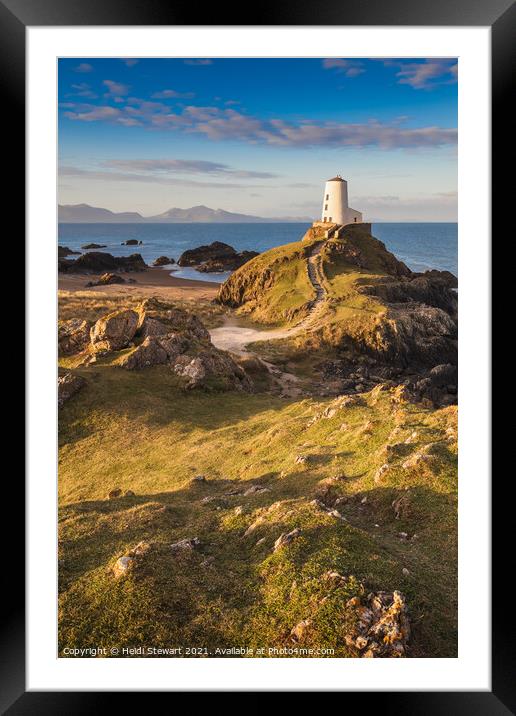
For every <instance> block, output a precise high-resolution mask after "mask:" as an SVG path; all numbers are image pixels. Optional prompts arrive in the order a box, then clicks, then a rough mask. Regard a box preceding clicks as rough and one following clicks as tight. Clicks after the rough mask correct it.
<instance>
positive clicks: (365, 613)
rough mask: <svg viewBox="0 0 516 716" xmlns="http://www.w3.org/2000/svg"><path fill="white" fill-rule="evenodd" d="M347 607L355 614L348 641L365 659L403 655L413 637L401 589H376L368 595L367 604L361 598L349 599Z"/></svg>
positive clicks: (347, 637) (346, 638) (346, 640)
mask: <svg viewBox="0 0 516 716" xmlns="http://www.w3.org/2000/svg"><path fill="white" fill-rule="evenodd" d="M347 607H348V608H350V609H353V610H354V611H355V615H356V620H357V621H356V623H355V626H354V630H353V631H352V632H351V633H349V634H347V635H346V637H345V642H346V644H348V645H349V646H352V647H354V648H356V649H357V650H358V651H359V652H364V650H365V649H366V647H368V649H367V651H365V652H364V653H362V654H359V656H362V657H363V658H367V659H370V658H378V657H381V658H392V657H398V658H399V657H404V656H405V655H406V650H407V644H408V641H409V638H410V621H409V618H408V612H407V606H406V602H405V597H404V596H403V594H401V592H398V591H394V592H392V593H391V592H374V593H371V594H369V595H368V597H367V606H362V605H361V602H360V599H359V598H358V597H354V598H353V599H352V600H349V601H348V603H347Z"/></svg>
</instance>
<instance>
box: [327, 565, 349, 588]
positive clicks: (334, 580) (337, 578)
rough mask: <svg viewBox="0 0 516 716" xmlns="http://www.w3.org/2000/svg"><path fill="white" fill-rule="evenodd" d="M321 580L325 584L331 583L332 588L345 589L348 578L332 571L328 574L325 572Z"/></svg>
mask: <svg viewBox="0 0 516 716" xmlns="http://www.w3.org/2000/svg"><path fill="white" fill-rule="evenodd" d="M321 579H322V581H323V582H327V583H329V584H330V585H331V587H332V588H337V587H343V586H344V585H345V584H346V578H345V577H344V576H343V575H342V574H340V573H339V572H336V571H335V570H332V569H330V570H328V572H324V574H323V575H321Z"/></svg>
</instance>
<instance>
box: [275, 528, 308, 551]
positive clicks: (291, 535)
mask: <svg viewBox="0 0 516 716" xmlns="http://www.w3.org/2000/svg"><path fill="white" fill-rule="evenodd" d="M300 534H301V530H300V529H299V527H296V529H294V530H292V531H291V532H284V533H283V534H281V535H280V536H279V537H278V539H277V540H276V542H274V548H273V551H274V552H277V551H278V550H280V549H282V548H283V547H285V546H286V545H288V544H290V543H291V542H292V541H293V540H295V539H296V538H297V537H299V535H300Z"/></svg>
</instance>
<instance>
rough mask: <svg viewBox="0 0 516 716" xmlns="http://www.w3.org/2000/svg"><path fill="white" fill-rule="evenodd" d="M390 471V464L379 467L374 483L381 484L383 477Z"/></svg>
mask: <svg viewBox="0 0 516 716" xmlns="http://www.w3.org/2000/svg"><path fill="white" fill-rule="evenodd" d="M389 469H390V465H389V463H388V462H386V463H384V464H383V465H382V466H381V467H379V468H378V470H377V471H376V472H375V475H374V481H375V482H376V483H378V482H381V481H382V478H383V476H384V475H385V473H386V472H388V471H389Z"/></svg>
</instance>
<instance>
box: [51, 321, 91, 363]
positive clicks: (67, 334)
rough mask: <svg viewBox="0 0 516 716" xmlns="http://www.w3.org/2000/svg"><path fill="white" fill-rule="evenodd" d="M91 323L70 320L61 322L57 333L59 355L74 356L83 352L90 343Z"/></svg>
mask: <svg viewBox="0 0 516 716" xmlns="http://www.w3.org/2000/svg"><path fill="white" fill-rule="evenodd" d="M90 328H91V323H90V321H83V320H81V319H80V318H70V319H69V320H68V321H60V322H59V327H58V331H57V340H58V346H59V355H64V356H67V355H73V354H74V353H80V352H81V351H83V350H84V349H85V348H86V346H87V345H88V343H89V342H90Z"/></svg>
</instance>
